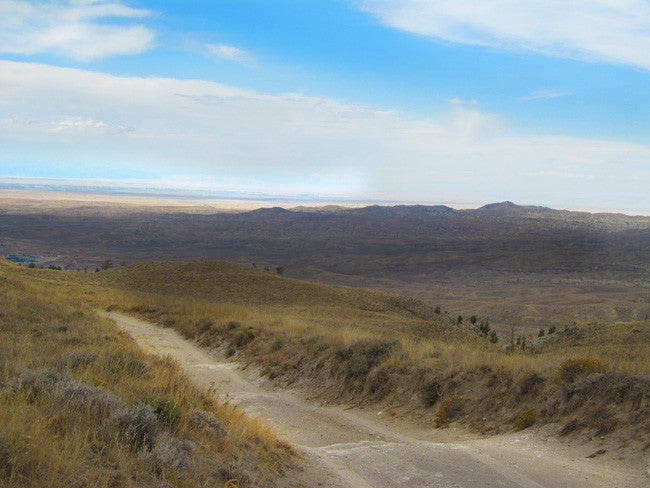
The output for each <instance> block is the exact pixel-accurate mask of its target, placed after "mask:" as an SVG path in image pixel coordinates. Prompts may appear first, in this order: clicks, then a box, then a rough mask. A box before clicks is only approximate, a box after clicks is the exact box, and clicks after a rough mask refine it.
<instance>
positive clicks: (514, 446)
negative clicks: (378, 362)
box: [104, 313, 642, 488]
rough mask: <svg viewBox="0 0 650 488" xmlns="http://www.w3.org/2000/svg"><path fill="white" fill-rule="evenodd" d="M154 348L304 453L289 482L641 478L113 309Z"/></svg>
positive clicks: (444, 485) (374, 486)
mask: <svg viewBox="0 0 650 488" xmlns="http://www.w3.org/2000/svg"><path fill="white" fill-rule="evenodd" d="M104 315H105V316H107V317H109V318H111V319H113V320H114V321H115V322H116V324H117V325H118V326H119V327H121V328H122V329H123V330H125V331H127V332H128V333H129V334H130V335H131V336H132V337H133V338H134V339H135V341H136V342H137V343H138V344H139V345H140V347H141V348H142V349H143V350H145V351H146V352H149V353H154V354H158V355H169V356H171V357H172V358H173V359H174V360H176V361H177V362H178V363H179V364H180V366H181V367H182V368H183V369H184V371H185V372H186V373H187V374H188V375H189V376H190V378H192V380H193V381H195V382H196V383H197V384H199V385H201V386H211V385H214V388H215V390H216V391H217V394H218V395H219V396H220V397H221V398H222V399H223V398H225V399H227V400H229V401H230V402H231V403H234V404H237V405H239V406H240V407H241V408H242V409H243V410H244V411H246V412H248V413H250V414H252V415H256V416H259V417H261V418H263V419H265V420H266V421H267V422H268V423H269V424H270V425H272V426H274V428H275V429H276V430H277V431H278V432H279V433H280V434H281V435H282V436H283V437H284V438H285V439H287V440H288V441H289V442H290V443H292V444H293V445H294V446H295V447H296V448H297V449H298V450H299V451H300V452H301V454H302V455H303V456H304V457H305V458H306V463H305V464H306V465H307V467H306V468H305V470H304V471H303V472H301V473H292V475H291V477H290V479H287V482H286V485H284V486H287V487H289V486H293V487H298V486H305V487H312V486H323V487H333V488H389V487H390V488H395V487H399V488H411V487H438V488H475V487H481V488H489V487H495V488H496V487H499V488H542V487H543V488H597V487H602V488H616V487H621V488H623V487H633V486H642V480H636V482H635V480H634V479H632V477H631V475H629V474H626V473H624V472H622V471H618V470H615V469H614V468H610V467H608V466H606V465H604V464H602V463H599V462H598V461H595V460H586V459H584V458H582V457H581V458H575V457H574V458H570V457H569V455H568V453H566V452H562V453H558V452H557V448H556V447H554V446H539V445H533V444H532V443H530V442H527V439H526V436H525V434H519V435H513V436H499V437H492V438H489V439H476V438H471V437H469V436H463V435H461V434H456V433H454V432H453V431H450V430H442V431H437V430H430V431H422V430H421V429H419V430H414V429H413V428H412V427H410V426H409V425H408V424H406V423H404V424H402V423H401V422H398V421H394V420H393V421H389V420H387V419H383V418H382V417H381V416H380V415H377V412H375V414H374V415H373V414H369V413H368V412H361V411H358V410H346V409H344V408H342V407H338V406H337V407H332V406H323V405H318V404H316V403H314V402H311V401H309V400H306V399H305V398H304V397H303V396H301V395H300V393H299V392H294V391H287V390H283V389H278V388H277V387H274V386H273V385H271V384H270V383H269V382H268V381H266V380H265V379H264V378H261V377H259V376H257V375H254V374H252V373H250V372H246V371H242V370H240V369H239V368H238V365H237V363H235V362H232V361H228V360H226V359H225V358H223V357H219V356H218V355H216V354H215V353H213V352H209V351H207V350H205V349H201V348H199V347H198V346H196V345H194V344H192V343H191V342H189V341H186V340H184V339H183V338H182V337H181V336H179V335H178V334H177V333H176V332H175V331H173V330H171V329H165V328H162V327H158V326H156V325H154V324H150V323H147V322H143V321H141V320H138V319H135V318H132V317H129V316H126V315H122V314H117V313H105V314H104Z"/></svg>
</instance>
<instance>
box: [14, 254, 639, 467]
mask: <svg viewBox="0 0 650 488" xmlns="http://www.w3.org/2000/svg"><path fill="white" fill-rule="evenodd" d="M21 270H22V271H21V272H23V273H25V274H26V275H25V276H27V274H29V277H30V279H31V280H36V281H38V282H41V281H42V282H43V283H52V284H54V283H56V286H57V287H58V289H60V293H64V294H66V295H67V296H69V297H70V299H74V300H77V301H81V302H83V301H86V302H88V303H89V304H90V305H91V306H93V307H101V308H104V309H105V308H107V307H109V306H111V308H112V309H115V310H121V311H126V312H128V313H130V314H135V315H138V316H140V317H142V318H144V319H146V320H150V321H154V322H157V323H159V324H161V325H163V324H164V325H166V326H168V327H173V328H175V329H176V330H178V331H183V329H185V330H186V331H187V333H186V335H187V336H191V337H192V338H193V340H194V341H196V343H197V344H200V345H203V346H206V347H219V346H223V347H224V348H225V349H226V350H227V351H228V353H229V354H237V359H238V361H241V362H244V363H246V362H251V363H252V362H255V363H257V364H259V365H260V366H261V367H262V370H263V371H264V374H266V375H268V376H269V377H270V378H272V379H274V380H275V381H278V382H280V383H291V384H295V385H301V386H305V387H311V388H313V391H318V392H319V394H320V395H322V396H323V397H325V398H327V399H328V400H335V401H336V400H340V401H345V402H358V401H365V402H375V401H381V402H384V403H385V404H386V405H394V406H405V405H407V406H408V409H409V411H413V412H417V415H418V417H419V418H422V419H425V420H429V421H430V422H431V424H432V425H438V426H444V425H448V424H450V423H452V422H464V423H467V424H468V425H476V426H480V427H477V428H480V429H481V431H484V432H502V431H504V430H508V429H516V428H519V426H520V425H523V424H521V423H517V425H515V420H516V419H517V418H518V416H519V414H516V415H517V417H513V415H515V409H522V410H521V411H520V412H519V413H521V412H523V411H525V410H528V409H533V410H535V411H536V419H535V422H534V423H535V424H539V425H543V424H546V423H549V422H563V423H566V422H567V419H570V418H573V417H577V416H580V418H581V420H580V422H579V423H578V425H577V426H576V428H575V432H595V431H598V432H603V434H602V435H610V434H611V433H612V432H623V431H624V432H626V433H627V434H626V435H628V438H637V439H638V436H639V435H640V434H639V433H640V432H641V431H640V430H639V429H640V427H639V425H640V424H639V422H642V421H643V420H642V419H643V418H645V417H647V408H648V407H647V395H646V396H644V393H643V392H644V391H645V390H646V389H647V386H649V381H648V378H647V376H643V374H647V373H648V369H647V361H645V358H646V357H647V354H648V352H649V346H648V344H649V341H648V340H647V337H648V332H649V328H648V325H650V324H646V323H637V324H636V325H630V324H619V325H615V324H612V325H609V326H607V325H602V324H601V325H599V326H598V327H596V326H594V327H593V328H578V329H575V330H574V328H572V327H570V328H567V330H565V331H560V332H556V333H555V334H553V335H551V336H549V337H547V338H545V340H544V341H540V342H543V344H541V345H540V344H537V342H536V341H531V342H530V343H529V344H527V346H526V349H525V350H522V348H521V344H522V343H523V338H524V336H521V340H520V344H519V347H517V348H516V349H514V350H512V351H510V352H506V351H505V350H504V348H502V347H500V345H499V344H498V343H496V344H495V343H493V342H492V337H493V334H494V337H496V331H494V330H492V329H488V330H489V333H488V334H484V333H483V332H482V331H480V330H479V331H477V330H476V329H475V328H473V327H470V326H469V323H468V325H467V326H466V325H463V324H457V320H454V319H453V318H451V317H449V316H447V315H443V314H436V313H435V312H434V311H433V310H432V309H431V308H430V309H428V312H427V308H426V307H425V306H423V305H421V304H419V303H418V302H417V301H414V300H411V299H407V298H403V297H396V296H394V295H387V294H383V293H379V292H372V291H364V290H357V289H345V288H337V287H327V286H322V285H315V284H312V283H304V282H298V281H295V280H292V279H290V278H280V277H278V276H276V275H275V274H273V273H265V272H263V271H258V270H255V269H254V268H252V267H250V266H248V267H243V266H242V267H239V266H236V265H232V264H222V263H196V264H192V263H151V264H149V263H148V264H140V265H134V266H130V267H118V268H113V269H111V270H108V271H106V272H105V273H100V274H99V275H91V276H88V275H85V274H72V273H56V274H55V273H49V274H47V273H48V272H47V271H43V272H40V271H38V270H28V269H27V268H21ZM39 273H42V274H39ZM171 277H173V278H174V280H176V281H174V286H173V287H168V285H167V284H168V283H170V282H172V278H171ZM39 286H40V285H39ZM43 286H45V285H43ZM47 286H50V285H47ZM189 297H191V298H189ZM76 308H78V305H77V306H76V307H74V308H70V309H69V310H68V311H66V313H65V314H63V315H62V317H64V318H65V320H62V319H61V320H57V321H56V324H57V327H58V326H60V325H66V326H67V327H68V330H67V331H66V332H58V331H57V329H56V328H55V329H53V330H55V331H57V332H56V334H58V335H59V336H60V338H61V340H65V341H66V342H65V347H63V348H62V350H61V352H60V353H59V356H58V357H59V359H58V361H59V362H57V363H56V365H57V366H56V367H63V366H62V365H63V364H64V361H63V357H64V354H65V353H66V351H67V350H72V351H74V352H75V354H78V355H81V356H79V357H77V356H70V357H69V358H67V359H66V361H69V362H70V364H71V365H72V364H76V365H77V366H75V367H76V368H77V369H76V372H75V374H76V375H79V376H80V377H81V378H87V380H85V381H88V382H89V384H90V385H93V386H97V387H102V388H108V389H110V390H111V391H113V392H114V393H116V394H117V395H118V396H119V397H120V398H122V400H123V401H125V402H127V404H128V405H137V404H138V403H137V402H138V400H139V399H141V398H142V397H143V396H149V397H151V398H165V399H169V400H171V401H173V402H174V404H175V405H176V406H177V407H178V408H179V409H180V412H181V413H180V418H179V420H177V423H176V424H175V427H174V428H173V429H170V428H169V427H168V426H166V425H165V423H164V422H162V421H161V420H160V419H158V418H156V425H158V426H159V428H160V429H168V430H170V432H171V430H174V432H173V433H170V435H172V436H173V437H174V436H175V437H176V438H178V439H180V440H183V439H185V440H190V441H192V442H194V443H195V444H196V446H195V449H194V450H183V449H180V448H178V449H176V447H178V446H176V447H174V448H170V449H171V450H166V451H165V452H172V451H173V452H177V453H178V455H179V456H180V457H182V455H183V454H182V453H185V455H187V456H188V458H189V459H193V458H194V457H195V456H196V455H197V453H198V452H200V450H201V447H200V445H199V443H196V442H195V441H194V440H193V439H192V438H190V437H186V438H183V437H182V436H179V435H178V434H177V433H176V432H175V429H178V428H182V429H184V428H191V429H195V428H198V427H197V426H198V425H199V424H201V425H204V428H205V430H206V431H210V432H216V433H217V434H209V435H212V436H214V437H216V438H220V437H223V434H221V432H222V429H221V428H219V426H221V427H224V428H227V429H228V430H229V431H230V430H231V428H230V426H229V424H228V423H227V422H224V421H223V420H221V419H220V418H217V417H216V415H215V418H217V420H218V422H217V423H211V422H210V421H205V422H204V421H203V420H205V418H204V417H205V416H203V420H200V419H199V418H198V416H202V414H195V413H194V411H195V410H196V409H199V410H205V411H208V412H211V411H214V410H211V409H210V408H205V407H204V406H203V405H201V404H199V405H196V404H192V405H191V406H188V405H187V399H186V398H185V397H183V398H179V397H178V396H174V395H171V394H169V393H168V391H166V390H164V389H163V390H161V389H158V390H156V391H146V392H145V391H142V392H140V393H139V394H138V395H131V396H128V397H126V396H123V395H121V394H120V393H119V392H117V391H116V390H114V389H112V388H110V384H111V383H110V382H111V381H114V380H112V379H111V378H112V376H109V377H106V374H103V375H97V374H91V373H90V372H91V371H93V370H94V368H106V373H109V372H112V373H111V375H116V374H117V375H119V376H120V377H129V376H134V375H133V374H132V373H127V372H128V371H141V372H142V374H143V375H144V376H145V377H146V378H152V377H154V376H155V375H156V374H157V373H156V369H155V366H154V365H152V364H151V363H150V362H147V361H145V366H144V367H142V363H138V361H133V359H139V360H140V361H142V359H141V358H139V357H135V358H134V357H133V356H131V355H129V354H123V355H121V356H120V357H119V360H115V361H112V363H113V366H112V367H109V364H110V363H111V361H108V358H109V355H108V352H107V351H104V350H101V351H98V350H97V349H96V348H95V347H94V346H93V345H92V344H89V343H87V342H86V341H85V339H84V338H83V337H77V334H76V330H75V328H74V327H72V326H71V324H73V323H74V322H75V321H84V320H90V319H89V315H88V314H83V315H81V316H76V315H75V313H74V312H75V309H76ZM477 323H479V321H478V320H477ZM207 324H209V326H208V325H207ZM481 325H489V324H487V320H485V319H482V321H481V322H480V325H479V329H480V327H481ZM576 327H577V326H576ZM603 327H608V329H607V334H603V333H602V330H603V329H602V328H603ZM633 330H636V331H640V332H633ZM29 333H30V334H36V333H43V334H49V333H48V332H46V331H44V330H42V329H41V328H35V331H32V330H31V329H30V332H29ZM53 333H54V332H53ZM486 337H487V338H488V339H489V340H486ZM497 340H498V339H497ZM576 341H578V342H576ZM527 342H528V341H527ZM513 343H515V341H514V339H513ZM621 344H626V346H625V347H626V351H627V354H626V355H624V356H623V355H621V354H620V345H621ZM85 352H88V353H95V354H97V357H96V358H95V359H94V360H90V359H89V358H86V357H85V356H83V354H84V353H85ZM111 354H116V351H112V352H111ZM111 357H112V356H111ZM568 357H569V358H571V357H578V358H580V357H586V358H589V357H592V358H597V359H600V360H602V361H604V362H605V364H606V365H605V367H604V372H597V371H601V370H603V368H602V367H600V368H596V369H595V370H591V371H592V373H582V372H579V373H576V374H575V375H574V380H572V381H568V380H565V379H562V380H555V378H556V371H564V370H567V371H568V370H572V368H568V367H567V365H566V364H564V361H565V360H566V359H567V358H568ZM73 359H74V360H73ZM601 364H602V363H601ZM65 369H66V370H69V371H71V372H72V368H70V367H67V366H66V367H65ZM116 371H118V373H116ZM580 371H582V370H580ZM594 372H595V374H594ZM558 374H559V373H558ZM565 374H569V373H562V375H561V377H563V378H564V377H565V376H564V375H565ZM152 375H154V376H152ZM632 375H636V376H632ZM135 376H137V375H135ZM422 378H426V381H424V382H423V380H422ZM547 378H551V379H552V380H553V381H547ZM632 378H634V379H633V380H632ZM323 385H326V386H323ZM616 392H619V393H616ZM620 392H625V393H620ZM616 395H619V396H618V397H617V396H616ZM617 398H618V399H617ZM414 400H415V402H414V403H411V402H413V401H414ZM608 402H609V403H612V402H622V403H620V405H625V407H624V408H625V409H627V410H626V411H629V412H632V414H630V415H628V416H625V417H620V418H619V417H616V420H615V421H613V420H611V417H604V416H603V415H604V414H603V415H600V417H598V416H596V415H594V414H593V413H592V412H593V411H594V409H595V408H596V407H597V406H598V405H599V404H600V405H602V404H605V403H608ZM140 405H143V404H142V403H140ZM431 407H434V408H431ZM620 408H623V407H620ZM154 416H155V414H154ZM522 422H523V421H522ZM210 424H212V425H213V427H208V425H210ZM163 432H164V430H163ZM206 435H208V433H206ZM635 436H636V437H635ZM226 437H227V435H226ZM156 446H157V444H156V443H155V442H154V443H152V444H151V447H150V448H149V449H150V450H151V451H153V450H154V449H156ZM179 449H180V450H179ZM159 452H163V450H159ZM163 457H164V456H163ZM163 457H161V458H160V459H162V458H163ZM152 463H153V464H152V468H151V469H152V470H153V472H159V471H160V470H161V469H163V468H161V467H160V466H162V464H161V462H159V461H156V462H153V461H152ZM163 464H164V463H163ZM180 464H183V463H180ZM155 466H158V467H155Z"/></svg>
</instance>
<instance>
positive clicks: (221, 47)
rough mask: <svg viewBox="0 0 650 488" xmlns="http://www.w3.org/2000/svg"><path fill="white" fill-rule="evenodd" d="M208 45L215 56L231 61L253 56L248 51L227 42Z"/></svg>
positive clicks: (247, 58)
mask: <svg viewBox="0 0 650 488" xmlns="http://www.w3.org/2000/svg"><path fill="white" fill-rule="evenodd" d="M206 47H207V48H208V51H210V52H211V53H212V54H214V55H215V56H218V57H220V58H222V59H227V60H230V61H246V60H249V59H250V57H251V56H250V54H249V53H248V52H247V51H245V50H243V49H240V48H238V47H235V46H229V45H227V44H207V45H206Z"/></svg>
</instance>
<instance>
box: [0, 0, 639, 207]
mask: <svg viewBox="0 0 650 488" xmlns="http://www.w3.org/2000/svg"><path fill="white" fill-rule="evenodd" d="M0 178H41V179H43V178H48V179H50V178H51V179H53V181H59V182H60V181H70V182H75V181H76V182H79V181H90V182H93V181H96V182H110V183H111V184H123V185H127V186H128V185H143V186H151V187H159V188H178V189H196V190H211V191H228V192H235V193H237V192H241V193H242V194H247V193H255V194H266V195H271V196H278V197H286V196H304V197H305V198H310V199H313V198H322V199H332V198H336V199H350V200H368V201H404V202H436V203H440V202H442V203H461V202H462V203H465V202H471V203H477V204H480V203H489V202H495V201H503V200H511V201H515V202H517V203H522V204H536V205H548V206H553V207H558V208H582V209H609V210H623V211H627V212H643V213H648V212H650V196H649V195H650V191H648V188H649V187H650V0H561V1H560V0H492V1H490V2H487V1H485V0H435V1H434V0H429V1H427V0H274V1H272V2H270V1H268V0H211V1H208V0H197V1H192V2H188V1H164V2H163V1H154V0H142V1H140V0H134V1H131V0H125V1H121V0H49V1H22V0H0Z"/></svg>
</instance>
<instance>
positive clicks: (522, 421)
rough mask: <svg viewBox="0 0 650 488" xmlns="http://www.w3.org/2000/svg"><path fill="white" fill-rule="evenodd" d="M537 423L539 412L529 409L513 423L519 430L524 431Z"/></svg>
mask: <svg viewBox="0 0 650 488" xmlns="http://www.w3.org/2000/svg"><path fill="white" fill-rule="evenodd" d="M535 422H537V410H535V409H534V408H529V409H527V410H524V411H523V412H521V413H520V414H519V415H518V416H517V418H516V419H515V420H514V422H513V423H512V424H513V425H514V427H515V429H517V430H524V429H527V428H528V427H530V426H532V425H533V424H535Z"/></svg>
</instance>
